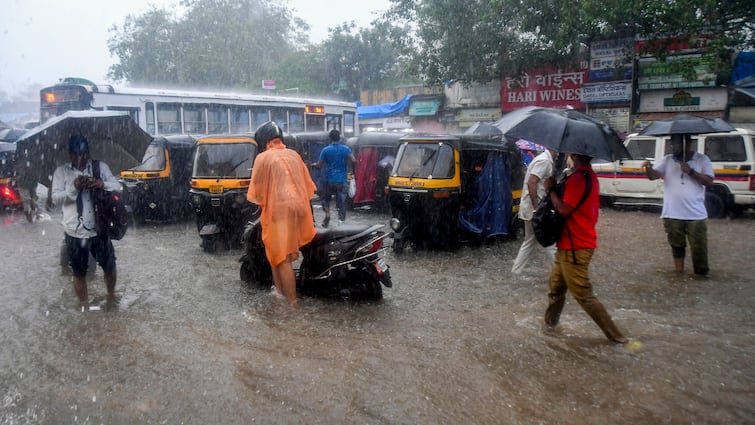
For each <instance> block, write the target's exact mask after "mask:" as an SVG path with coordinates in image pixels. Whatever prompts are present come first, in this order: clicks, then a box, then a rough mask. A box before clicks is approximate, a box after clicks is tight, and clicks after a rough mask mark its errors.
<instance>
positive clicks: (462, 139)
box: [401, 133, 517, 152]
mask: <svg viewBox="0 0 755 425" xmlns="http://www.w3.org/2000/svg"><path fill="white" fill-rule="evenodd" d="M401 141H402V142H414V143H435V142H443V143H446V144H449V145H452V146H453V147H454V148H456V149H459V150H494V151H501V152H517V147H516V144H515V143H514V142H511V141H509V140H508V139H506V138H505V137H503V135H500V134H496V135H482V134H428V133H424V134H421V133H420V134H410V135H407V136H404V137H402V138H401Z"/></svg>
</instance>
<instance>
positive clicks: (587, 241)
mask: <svg viewBox="0 0 755 425" xmlns="http://www.w3.org/2000/svg"><path fill="white" fill-rule="evenodd" d="M569 156H570V157H571V159H572V161H573V162H574V172H573V173H572V174H571V176H570V177H569V178H567V179H566V180H565V181H564V187H563V196H560V195H559V194H558V193H557V192H558V191H556V190H551V188H552V187H553V185H554V178H553V177H549V178H547V179H546V180H545V182H544V185H545V188H546V190H548V191H549V193H548V195H547V196H550V198H551V201H552V202H553V206H554V207H555V208H556V209H557V210H558V212H559V213H560V214H561V216H562V217H564V219H565V223H564V230H563V232H562V233H561V237H560V239H559V240H558V242H556V248H557V250H556V256H555V261H554V263H553V269H552V270H551V276H550V280H549V281H548V308H547V309H546V310H545V325H546V326H547V327H549V328H553V327H555V326H556V325H558V322H559V319H560V318H561V311H562V310H563V309H564V303H565V301H566V292H567V291H568V292H570V293H571V294H572V296H574V299H575V300H577V302H578V303H579V305H580V306H582V309H583V310H585V312H586V313H587V314H588V315H589V316H590V317H591V318H592V320H593V321H594V322H595V323H596V324H597V325H598V326H599V327H600V329H601V330H602V331H603V333H604V334H605V335H606V337H607V338H608V339H609V340H611V341H612V342H615V343H619V344H626V343H627V342H629V340H628V339H627V338H626V337H625V336H624V335H623V334H622V333H621V331H620V330H619V328H617V327H616V325H615V324H614V322H613V320H612V319H611V316H610V315H609V314H608V312H607V311H606V309H605V307H604V306H603V304H602V303H601V302H600V300H598V298H597V297H596V296H595V294H594V293H593V290H592V282H590V278H589V266H590V260H592V256H593V253H594V252H595V249H596V248H597V247H598V234H597V231H596V229H595V226H596V225H597V223H598V213H599V209H600V189H599V183H598V177H597V176H596V175H595V172H594V171H593V170H592V167H591V166H590V162H591V161H592V158H591V157H589V156H587V155H580V154H575V153H572V154H569ZM582 199H584V200H582Z"/></svg>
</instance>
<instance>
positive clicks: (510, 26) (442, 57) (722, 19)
mask: <svg viewBox="0 0 755 425" xmlns="http://www.w3.org/2000/svg"><path fill="white" fill-rule="evenodd" d="M754 16H755V8H753V7H752V3H751V1H749V0H668V1H664V0H632V1H628V0H569V1H567V0H527V1H522V0H476V1H469V2H460V1H447V0H393V3H392V7H391V9H390V10H389V11H388V12H387V13H386V14H385V15H384V17H383V19H382V20H383V21H384V22H394V23H398V24H404V25H405V26H406V27H407V28H409V29H410V32H409V33H408V34H407V35H402V36H399V37H398V38H395V39H394V42H395V43H396V44H397V45H400V46H402V49H403V52H404V53H406V54H407V55H408V56H409V57H410V62H411V68H412V69H413V70H414V71H415V72H416V73H417V74H418V75H420V76H421V77H422V78H423V79H424V80H425V81H426V82H427V83H438V82H441V81H445V80H449V79H464V80H468V81H474V82H483V83H484V82H487V81H491V80H500V79H502V78H504V77H509V76H516V75H520V74H521V73H522V72H524V71H526V70H529V69H533V68H539V67H542V66H544V65H550V66H556V67H562V68H577V67H578V66H579V65H580V62H581V61H583V60H584V59H586V53H587V51H588V50H587V49H588V47H589V44H590V42H591V41H593V40H596V39H601V38H606V37H614V36H618V37H626V36H630V37H639V38H645V39H649V40H659V39H666V40H669V41H676V42H682V43H687V44H689V45H691V46H694V47H697V48H699V49H700V52H701V53H702V54H704V55H706V56H709V57H710V58H714V60H715V67H716V71H718V72H725V71H726V69H727V66H728V65H729V64H730V58H731V55H732V53H733V52H735V51H737V50H743V49H747V48H752V47H754V46H755V44H754V40H753V34H754V31H755V18H754ZM701 34H702V35H704V37H701ZM701 40H702V41H704V42H701ZM666 47H667V46H666V45H664V43H647V44H645V49H646V50H645V52H644V53H646V54H650V55H655V56H657V57H658V58H660V59H663V58H665V55H666V52H667V50H666Z"/></svg>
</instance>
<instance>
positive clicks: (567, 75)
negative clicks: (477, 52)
mask: <svg viewBox="0 0 755 425" xmlns="http://www.w3.org/2000/svg"><path fill="white" fill-rule="evenodd" d="M587 81H588V72H587V70H586V69H583V70H580V71H560V70H536V71H532V72H528V73H526V74H525V75H524V76H523V77H522V78H521V79H520V80H514V79H512V78H507V79H506V80H505V81H504V82H503V84H501V110H502V111H503V112H510V111H513V110H515V109H518V108H522V107H524V106H548V107H554V108H565V107H568V106H570V107H572V108H574V109H585V107H586V105H585V104H584V103H582V101H581V100H580V99H581V97H582V85H583V84H584V83H586V82H587Z"/></svg>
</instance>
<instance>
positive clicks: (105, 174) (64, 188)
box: [52, 160, 121, 238]
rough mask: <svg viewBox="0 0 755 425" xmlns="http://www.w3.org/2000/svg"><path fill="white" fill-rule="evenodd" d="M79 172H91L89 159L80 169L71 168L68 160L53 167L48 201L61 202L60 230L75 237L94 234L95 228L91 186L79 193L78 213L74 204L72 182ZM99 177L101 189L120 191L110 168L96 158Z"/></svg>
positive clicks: (75, 192) (74, 194)
mask: <svg viewBox="0 0 755 425" xmlns="http://www.w3.org/2000/svg"><path fill="white" fill-rule="evenodd" d="M81 175H87V176H91V175H92V161H91V160H90V161H88V162H87V166H86V168H84V170H83V171H82V170H79V169H78V168H74V167H73V166H72V165H71V163H68V164H65V165H61V166H60V167H58V168H57V169H55V174H53V177H52V201H53V203H54V204H55V205H61V209H62V211H63V222H62V223H63V230H64V231H65V232H66V234H67V235H70V236H73V237H75V238H91V237H93V236H97V231H96V230H95V220H94V207H93V206H92V198H91V190H88V189H85V190H83V191H82V193H81V202H82V203H81V205H82V211H81V217H79V211H78V208H77V207H76V198H77V197H78V196H79V190H78V189H76V187H75V186H74V184H73V182H74V181H75V180H76V177H78V176H81ZM100 179H101V180H102V181H103V183H105V190H108V191H115V192H120V191H121V184H120V182H119V181H118V179H117V178H115V176H114V175H113V173H112V172H111V171H110V167H108V165H107V164H105V163H104V162H102V161H100Z"/></svg>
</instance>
